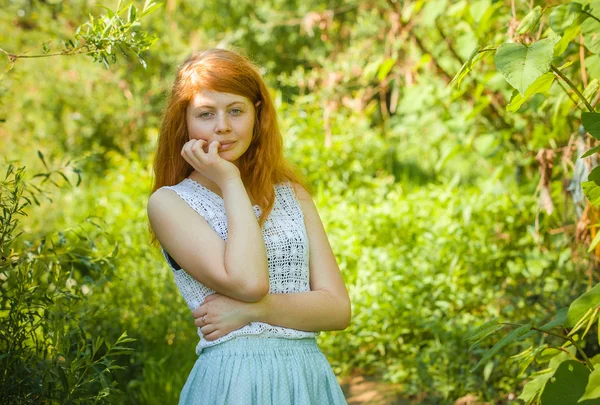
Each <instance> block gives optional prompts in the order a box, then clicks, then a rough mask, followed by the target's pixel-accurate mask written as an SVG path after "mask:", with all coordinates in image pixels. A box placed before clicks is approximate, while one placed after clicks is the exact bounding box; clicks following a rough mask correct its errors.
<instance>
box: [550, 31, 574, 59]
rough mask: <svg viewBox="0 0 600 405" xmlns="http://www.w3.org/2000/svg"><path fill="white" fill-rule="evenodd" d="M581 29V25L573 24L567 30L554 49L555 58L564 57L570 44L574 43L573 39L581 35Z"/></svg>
mask: <svg viewBox="0 0 600 405" xmlns="http://www.w3.org/2000/svg"><path fill="white" fill-rule="evenodd" d="M579 28H580V27H579V25H577V24H573V25H572V26H570V27H569V28H567V29H566V30H565V32H564V33H563V35H562V37H558V38H560V40H559V41H558V43H557V44H556V46H555V47H554V52H553V56H554V57H557V56H560V55H562V54H563V53H564V52H565V51H566V50H567V48H568V47H569V44H570V43H571V42H572V41H573V39H575V37H576V36H577V35H579Z"/></svg>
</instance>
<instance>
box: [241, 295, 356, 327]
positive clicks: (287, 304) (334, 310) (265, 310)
mask: <svg viewBox="0 0 600 405" xmlns="http://www.w3.org/2000/svg"><path fill="white" fill-rule="evenodd" d="M247 311H248V319H249V322H253V321H257V322H266V323H268V324H270V325H276V326H281V327H284V328H292V329H298V330H304V331H314V332H317V331H323V330H344V329H346V328H347V327H348V324H349V323H350V318H351V311H350V307H349V301H347V300H345V299H340V298H337V297H335V296H334V295H332V294H331V293H329V292H328V291H307V292H299V293H291V294H267V295H266V296H265V297H264V298H263V299H261V300H260V301H258V302H254V303H251V304H249V305H248V309H247Z"/></svg>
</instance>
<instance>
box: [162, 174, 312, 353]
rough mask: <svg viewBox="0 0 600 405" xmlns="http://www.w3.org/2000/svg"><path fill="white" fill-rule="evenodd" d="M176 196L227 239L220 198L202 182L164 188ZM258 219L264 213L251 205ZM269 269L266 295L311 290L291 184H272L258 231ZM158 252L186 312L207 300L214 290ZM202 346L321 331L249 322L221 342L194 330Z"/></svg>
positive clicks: (199, 349) (199, 348) (187, 180)
mask: <svg viewBox="0 0 600 405" xmlns="http://www.w3.org/2000/svg"><path fill="white" fill-rule="evenodd" d="M161 188H167V189H170V190H172V191H174V192H175V193H177V195H179V197H181V199H183V200H184V201H185V202H186V203H188V205H190V207H192V208H193V209H194V210H195V211H196V212H197V213H198V214H200V215H201V216H202V217H203V218H204V219H205V220H206V221H207V222H208V224H209V225H210V226H211V228H212V229H214V231H215V232H217V234H219V236H220V237H221V239H223V240H224V241H227V216H226V212H225V203H224V201H223V199H222V198H221V197H220V196H219V195H217V194H216V193H214V192H213V191H211V190H209V189H208V188H206V187H205V186H203V185H202V184H200V183H198V182H197V181H195V180H192V179H190V178H185V179H184V180H182V181H181V182H180V183H179V184H176V185H174V186H163V187H161ZM253 208H254V213H255V215H256V219H257V221H258V218H259V217H260V215H261V213H262V211H261V208H260V206H258V205H255V206H254V207H253ZM261 231H262V236H263V240H264V243H265V248H266V251H267V259H268V267H269V286H270V288H269V294H286V293H296V292H306V291H310V280H309V266H308V263H309V261H308V260H309V244H308V236H307V234H306V227H305V225H304V213H303V212H302V208H301V206H300V202H299V201H298V199H297V197H296V194H295V193H294V189H293V187H292V185H291V183H290V182H286V183H280V184H276V185H275V202H274V204H273V208H272V210H271V212H270V213H269V216H268V217H267V219H266V221H265V223H264V225H263V227H262V229H261ZM161 250H162V253H163V255H164V257H165V259H166V260H167V263H168V264H169V267H170V268H171V270H172V272H173V276H174V278H175V283H176V284H177V287H178V289H179V291H180V293H181V295H182V296H183V298H184V299H185V302H186V303H187V305H188V307H189V308H190V310H192V309H194V308H196V307H198V306H199V305H201V304H202V302H203V301H204V299H205V298H206V296H208V295H210V294H212V293H214V292H215V291H214V290H212V289H210V288H209V287H207V286H205V285H203V284H202V283H200V282H199V281H197V280H196V279H195V278H193V277H192V276H190V275H189V274H188V273H187V272H186V271H185V270H184V269H182V268H181V266H179V265H178V264H177V262H175V260H174V259H173V258H172V257H171V255H169V254H168V253H167V252H166V251H165V250H164V249H162V246H161ZM198 335H199V336H200V342H199V343H198V345H197V346H196V354H198V355H200V353H201V352H202V349H203V348H205V347H208V346H213V345H216V344H219V343H221V342H225V341H227V340H230V339H232V338H234V337H236V336H241V335H259V336H260V337H265V338H268V337H283V338H288V339H300V338H307V337H316V336H318V335H320V332H310V331H302V330H296V329H291V328H284V327H281V326H275V325H270V324H268V323H265V322H250V323H248V324H247V325H245V326H243V327H242V328H240V329H237V330H234V331H232V332H230V333H228V334H227V335H225V336H222V337H220V338H219V339H216V340H212V341H208V340H206V339H205V338H204V336H203V334H202V332H201V331H200V328H198Z"/></svg>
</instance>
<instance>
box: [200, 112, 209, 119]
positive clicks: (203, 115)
mask: <svg viewBox="0 0 600 405" xmlns="http://www.w3.org/2000/svg"><path fill="white" fill-rule="evenodd" d="M209 114H210V113H209V112H203V113H202V114H200V115H198V117H200V118H207V117H208V116H209Z"/></svg>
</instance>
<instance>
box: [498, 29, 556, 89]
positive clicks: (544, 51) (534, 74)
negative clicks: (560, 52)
mask: <svg viewBox="0 0 600 405" xmlns="http://www.w3.org/2000/svg"><path fill="white" fill-rule="evenodd" d="M555 41H556V40H555V39H553V38H546V39H542V40H541V41H537V42H535V43H534V44H532V45H530V46H527V45H524V44H519V43H504V44H501V45H500V46H499V47H498V50H497V51H496V55H495V56H494V62H495V64H496V68H497V69H498V70H499V71H500V72H501V73H502V75H503V76H504V78H505V79H506V81H507V82H508V83H509V84H510V85H511V86H513V87H514V88H515V89H517V90H518V91H519V93H521V95H524V94H525V90H526V89H527V88H528V87H529V86H531V84H532V83H534V82H535V81H536V79H537V78H539V77H540V76H542V75H543V74H544V73H547V72H548V71H549V70H550V62H551V61H552V52H553V50H554V45H555V43H556V42H555Z"/></svg>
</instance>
